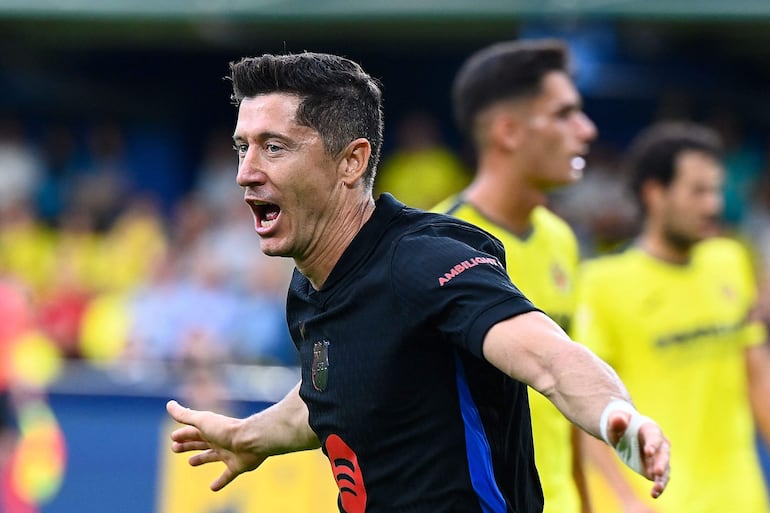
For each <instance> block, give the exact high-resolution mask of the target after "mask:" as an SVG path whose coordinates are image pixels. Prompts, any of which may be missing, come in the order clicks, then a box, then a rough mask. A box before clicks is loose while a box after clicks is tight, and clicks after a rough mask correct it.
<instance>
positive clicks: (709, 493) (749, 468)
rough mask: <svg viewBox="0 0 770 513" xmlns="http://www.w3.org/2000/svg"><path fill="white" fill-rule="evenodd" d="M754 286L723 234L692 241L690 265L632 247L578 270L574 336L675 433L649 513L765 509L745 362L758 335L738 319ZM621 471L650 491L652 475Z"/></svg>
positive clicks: (642, 491)
mask: <svg viewBox="0 0 770 513" xmlns="http://www.w3.org/2000/svg"><path fill="white" fill-rule="evenodd" d="M755 295H756V289H755V283H754V279H753V273H752V269H751V264H750V261H749V258H748V255H747V253H746V252H745V251H744V249H743V247H742V246H741V245H739V244H738V243H737V242H735V241H732V240H729V239H723V238H718V239H712V240H708V241H705V242H703V243H701V244H699V245H698V246H696V248H695V250H694V253H693V257H692V259H691V261H690V262H689V263H688V264H687V265H674V264H669V263H665V262H662V261H660V260H658V259H655V258H653V257H651V256H650V255H648V254H647V253H645V252H643V251H642V250H640V249H638V248H630V249H627V250H626V251H624V252H623V253H620V254H617V255H610V256H605V257H601V258H598V259H596V260H593V261H590V262H586V263H585V264H583V266H582V267H581V271H580V279H579V285H578V309H577V315H576V318H575V322H574V324H575V325H574V333H573V335H574V338H575V339H576V340H578V341H579V342H583V343H585V344H586V345H588V346H589V347H591V348H592V349H593V350H594V351H595V352H596V353H597V354H598V355H599V356H600V357H602V358H603V359H605V360H606V361H607V362H608V363H609V364H610V365H612V366H613V367H614V368H615V369H616V370H617V372H618V374H619V375H620V377H621V379H622V380H623V381H624V382H625V384H626V386H627V387H628V389H629V391H630V393H631V396H632V398H633V399H634V403H635V404H636V406H637V408H638V409H639V410H640V411H642V412H644V414H645V415H648V416H650V417H652V418H653V419H655V420H656V421H657V422H658V423H659V424H660V425H661V427H662V428H663V431H664V432H665V433H666V435H667V436H668V437H669V439H670V441H671V446H672V449H671V451H672V462H671V469H672V470H671V473H672V474H671V481H670V483H669V486H668V488H667V489H666V491H665V492H664V493H663V495H662V496H661V497H660V498H659V499H657V500H655V501H653V502H651V504H653V505H654V507H655V508H656V511H659V512H661V513H682V512H688V513H706V512H709V513H724V512H727V511H736V512H737V511H742V512H743V511H745V512H749V511H751V512H752V513H763V512H767V511H768V505H767V497H766V493H765V488H764V483H763V480H762V474H761V468H760V465H759V461H758V457H757V453H756V450H755V446H754V424H753V419H752V414H751V409H750V405H749V401H748V391H747V381H746V368H745V359H744V350H745V348H746V347H748V346H750V345H754V344H760V343H762V342H763V341H764V339H765V333H764V328H763V327H762V326H761V325H759V324H756V323H748V322H747V320H746V319H747V315H748V313H749V309H750V308H751V305H752V304H753V302H754V299H755ZM624 471H626V472H627V473H628V474H629V475H628V479H629V482H630V483H632V485H634V486H636V487H637V488H638V492H639V496H640V497H649V488H650V484H649V482H647V481H646V480H645V479H644V478H642V477H640V476H638V475H635V474H633V473H632V472H631V471H629V470H628V469H624ZM594 502H595V503H596V505H597V506H598V505H599V504H600V502H601V498H597V500H595V501H594ZM604 511H609V510H604V509H600V508H596V512H597V513H602V512H604Z"/></svg>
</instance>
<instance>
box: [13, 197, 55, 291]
mask: <svg viewBox="0 0 770 513" xmlns="http://www.w3.org/2000/svg"><path fill="white" fill-rule="evenodd" d="M54 248H55V237H54V233H53V232H52V230H51V229H50V228H48V227H47V226H45V225H44V224H43V223H42V222H41V221H40V219H39V218H38V217H37V215H36V213H35V210H34V207H33V205H32V204H31V203H30V201H28V200H22V199H17V200H14V201H13V202H10V203H9V204H7V205H5V206H4V208H2V209H0V273H2V272H5V273H8V274H10V275H12V276H14V277H16V278H18V279H19V280H21V281H22V282H24V284H25V285H26V286H27V287H29V288H30V291H31V293H32V294H33V295H35V296H37V295H39V294H40V292H41V291H42V290H44V289H45V288H46V286H47V285H48V279H49V278H50V276H51V274H52V272H53V269H54V266H55V264H56V261H55V257H54Z"/></svg>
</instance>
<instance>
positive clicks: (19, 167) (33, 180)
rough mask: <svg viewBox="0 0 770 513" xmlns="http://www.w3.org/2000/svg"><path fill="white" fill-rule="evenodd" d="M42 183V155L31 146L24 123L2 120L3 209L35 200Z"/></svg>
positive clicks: (0, 203)
mask: <svg viewBox="0 0 770 513" xmlns="http://www.w3.org/2000/svg"><path fill="white" fill-rule="evenodd" d="M42 180H43V163H42V160H41V157H40V153H39V151H38V150H37V149H35V148H33V147H32V145H31V144H30V143H29V141H28V139H27V138H26V134H25V133H24V129H23V127H22V125H21V123H20V122H19V121H18V120H16V119H13V118H0V210H4V209H6V208H8V207H10V206H12V205H14V204H16V203H19V202H22V203H26V202H30V201H33V200H34V198H35V195H36V194H37V191H38V189H39V188H40V185H41V182H42Z"/></svg>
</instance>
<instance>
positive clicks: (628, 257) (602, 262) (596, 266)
mask: <svg viewBox="0 0 770 513" xmlns="http://www.w3.org/2000/svg"><path fill="white" fill-rule="evenodd" d="M640 255H641V252H640V251H639V250H638V249H636V248H627V249H625V250H623V251H620V252H618V253H611V254H607V255H602V256H598V257H594V258H590V259H588V260H585V261H584V262H582V263H581V264H580V273H579V276H580V279H581V281H582V282H583V283H585V282H600V283H611V282H612V280H613V279H616V278H620V277H628V276H633V275H634V274H636V272H637V271H638V270H639V269H640V267H641V266H643V265H644V261H643V259H642V258H640Z"/></svg>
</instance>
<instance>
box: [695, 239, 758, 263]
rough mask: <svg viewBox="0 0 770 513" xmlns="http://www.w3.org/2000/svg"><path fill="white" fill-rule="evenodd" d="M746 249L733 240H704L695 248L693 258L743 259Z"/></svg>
mask: <svg viewBox="0 0 770 513" xmlns="http://www.w3.org/2000/svg"><path fill="white" fill-rule="evenodd" d="M748 254H749V252H748V248H747V247H746V246H745V245H744V244H742V243H740V242H738V241H737V240H735V239H731V238H728V237H713V238H711V239H707V240H704V241H703V242H701V243H699V244H698V245H697V246H696V247H695V253H694V255H695V257H696V258H701V259H715V260H719V259H745V258H748Z"/></svg>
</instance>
